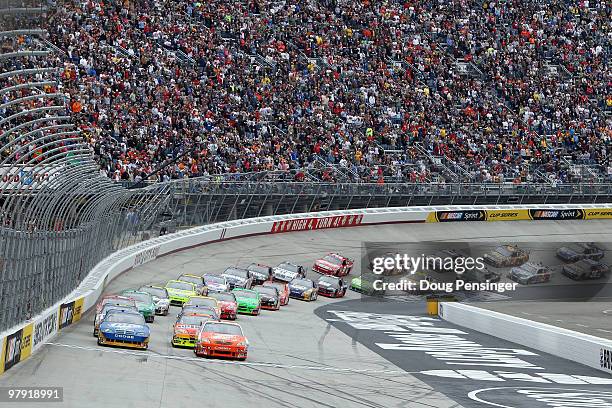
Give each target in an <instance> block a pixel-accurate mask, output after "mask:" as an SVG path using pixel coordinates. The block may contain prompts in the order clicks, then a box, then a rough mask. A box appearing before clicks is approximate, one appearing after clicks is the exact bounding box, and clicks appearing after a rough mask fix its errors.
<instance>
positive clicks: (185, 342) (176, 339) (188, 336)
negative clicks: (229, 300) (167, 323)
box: [171, 313, 211, 347]
mask: <svg viewBox="0 0 612 408" xmlns="http://www.w3.org/2000/svg"><path fill="white" fill-rule="evenodd" d="M210 320H211V316H210V315H209V314H198V313H190V314H184V315H182V316H181V317H180V318H179V319H178V320H177V321H176V322H175V323H174V326H173V328H172V329H173V331H172V341H171V344H172V347H179V346H180V347H195V344H196V337H197V335H198V329H199V328H200V326H202V325H203V324H204V323H206V322H208V321H210Z"/></svg>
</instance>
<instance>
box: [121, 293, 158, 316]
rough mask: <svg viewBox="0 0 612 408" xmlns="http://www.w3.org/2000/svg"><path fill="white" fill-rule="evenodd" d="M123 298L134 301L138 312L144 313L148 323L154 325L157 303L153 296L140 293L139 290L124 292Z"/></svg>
mask: <svg viewBox="0 0 612 408" xmlns="http://www.w3.org/2000/svg"><path fill="white" fill-rule="evenodd" d="M121 296H125V297H129V298H132V299H134V301H135V302H136V307H137V308H138V311H139V312H140V313H142V315H143V316H144V318H145V321H146V322H147V323H153V321H154V320H155V303H153V296H151V294H149V293H147V292H139V291H137V290H124V291H123V292H121Z"/></svg>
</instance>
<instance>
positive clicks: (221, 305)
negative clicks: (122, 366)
mask: <svg viewBox="0 0 612 408" xmlns="http://www.w3.org/2000/svg"><path fill="white" fill-rule="evenodd" d="M353 265H354V261H353V260H352V259H349V258H346V257H344V256H342V255H339V254H336V253H330V254H327V255H326V256H324V257H323V258H321V259H318V260H316V261H315V262H314V265H313V268H312V270H313V271H315V272H318V273H320V274H321V276H320V277H319V279H318V280H317V281H313V280H311V279H308V278H307V277H306V269H305V267H304V266H302V265H297V264H294V263H291V262H282V263H280V264H279V265H277V266H276V267H270V266H266V265H261V264H255V263H253V264H250V265H249V266H247V267H246V268H240V267H234V266H232V267H229V268H227V269H226V270H225V271H223V273H221V274H220V275H215V274H209V273H206V274H203V275H201V276H198V275H193V274H181V275H180V276H178V277H177V279H172V280H169V281H167V282H166V284H165V285H164V286H156V285H144V286H141V287H139V288H138V289H135V290H132V289H130V290H124V291H123V292H121V293H119V294H115V295H107V296H105V297H103V298H102V299H101V300H100V301H99V302H98V304H97V305H96V312H95V313H96V314H95V318H94V328H93V335H94V337H96V338H97V340H98V344H99V345H103V346H119V347H128V348H136V349H143V350H146V349H147V348H148V346H149V339H150V334H151V330H150V328H149V326H148V323H153V322H154V320H155V316H156V315H158V316H167V315H168V314H169V312H170V306H171V305H173V306H180V307H181V311H180V313H179V314H178V315H177V318H176V321H175V322H174V324H173V330H172V338H171V339H170V342H171V344H172V346H173V347H188V348H193V350H194V353H195V354H196V355H197V356H201V357H224V358H232V359H237V360H245V359H246V358H247V355H248V347H249V342H248V340H247V338H246V337H245V335H244V332H243V330H242V327H241V326H240V325H239V324H237V323H235V322H233V320H236V319H237V318H238V315H239V314H246V315H252V316H257V315H259V314H260V313H261V311H262V310H264V309H265V310H273V311H277V310H280V308H281V307H282V306H286V305H288V304H289V299H290V298H295V299H301V300H306V301H315V300H316V299H317V297H318V296H319V295H321V296H327V297H343V296H344V295H345V294H346V291H347V289H348V285H347V284H346V283H345V281H344V279H343V278H344V277H345V276H347V275H348V274H349V273H350V272H351V270H352V268H353Z"/></svg>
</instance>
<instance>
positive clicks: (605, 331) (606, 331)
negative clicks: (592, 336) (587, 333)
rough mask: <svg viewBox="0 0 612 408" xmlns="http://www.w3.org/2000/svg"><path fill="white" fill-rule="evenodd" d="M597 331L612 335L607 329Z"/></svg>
mask: <svg viewBox="0 0 612 408" xmlns="http://www.w3.org/2000/svg"><path fill="white" fill-rule="evenodd" d="M597 331H600V332H603V333H612V331H610V330H606V329H597Z"/></svg>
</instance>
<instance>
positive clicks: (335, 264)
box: [312, 253, 354, 276]
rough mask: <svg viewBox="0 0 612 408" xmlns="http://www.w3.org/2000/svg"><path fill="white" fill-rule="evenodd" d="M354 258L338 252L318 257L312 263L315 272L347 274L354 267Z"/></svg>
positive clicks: (337, 274) (336, 274)
mask: <svg viewBox="0 0 612 408" xmlns="http://www.w3.org/2000/svg"><path fill="white" fill-rule="evenodd" d="M353 264H354V262H353V260H352V259H349V258H346V257H344V256H342V255H339V254H336V253H329V254H327V255H325V256H324V257H323V258H321V259H317V260H316V261H315V262H314V264H313V265H312V270H313V271H314V272H318V273H322V274H324V275H334V276H346V275H348V274H349V273H351V270H352V269H353Z"/></svg>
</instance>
